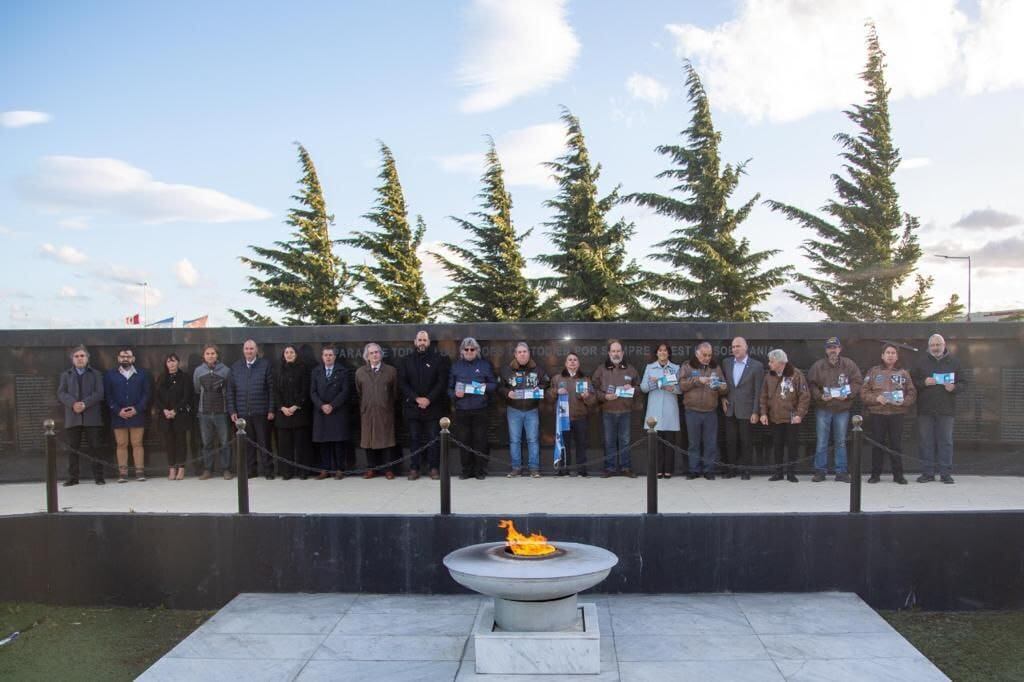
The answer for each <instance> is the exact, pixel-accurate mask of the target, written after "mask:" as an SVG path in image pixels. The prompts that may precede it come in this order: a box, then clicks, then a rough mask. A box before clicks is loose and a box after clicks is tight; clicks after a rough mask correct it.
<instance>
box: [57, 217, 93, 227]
mask: <svg viewBox="0 0 1024 682" xmlns="http://www.w3.org/2000/svg"><path fill="white" fill-rule="evenodd" d="M57 225H58V226H60V227H63V228H64V229H65V230H88V229H89V219H88V218H84V217H82V216H73V217H70V218H62V219H60V220H58V221H57Z"/></svg>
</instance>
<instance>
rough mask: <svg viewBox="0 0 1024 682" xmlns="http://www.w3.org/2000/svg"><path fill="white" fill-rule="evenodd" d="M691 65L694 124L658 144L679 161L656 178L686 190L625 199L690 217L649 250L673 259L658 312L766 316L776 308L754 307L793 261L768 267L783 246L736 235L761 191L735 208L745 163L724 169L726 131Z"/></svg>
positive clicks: (660, 285)
mask: <svg viewBox="0 0 1024 682" xmlns="http://www.w3.org/2000/svg"><path fill="white" fill-rule="evenodd" d="M685 70H686V85H687V89H688V99H689V101H690V104H691V109H690V111H691V120H690V125H689V127H687V128H686V129H685V130H683V132H682V133H681V135H682V137H683V139H684V141H685V143H684V144H683V145H661V146H659V147H656V148H655V151H657V152H658V153H659V154H663V155H665V156H667V157H668V158H669V159H671V160H672V162H673V164H674V166H675V167H673V168H670V169H668V170H665V171H662V172H661V173H659V174H658V175H656V176H655V177H657V178H659V179H660V178H669V179H670V180H672V181H673V182H675V183H677V184H676V185H675V186H674V187H673V188H672V191H673V192H678V193H681V194H682V196H681V197H678V198H677V197H670V196H664V195H662V194H653V193H638V194H630V195H629V196H627V197H625V201H630V202H633V203H636V204H639V205H640V206H646V207H647V208H651V209H653V210H654V211H655V212H656V213H658V214H659V215H663V216H668V217H669V218H672V219H673V220H675V221H677V222H680V223H682V224H683V226H682V227H679V228H677V229H675V230H673V231H672V233H671V236H670V237H669V238H668V239H666V240H664V241H661V242H658V243H657V244H655V245H654V248H655V253H654V254H652V255H651V256H650V258H652V259H653V260H658V261H662V262H664V263H668V264H669V265H670V266H671V271H669V272H668V273H665V274H663V275H652V277H651V280H652V284H653V285H654V286H655V287H657V289H658V290H660V291H662V292H665V293H664V294H658V295H657V296H656V300H657V310H656V314H657V315H658V316H659V317H677V318H678V317H682V318H688V319H694V318H697V319H708V320H714V321H736V322H763V321H765V320H767V319H768V318H769V314H768V313H767V312H764V311H761V310H755V309H754V306H756V305H758V304H759V303H761V302H762V301H764V299H765V298H767V296H768V294H769V293H770V292H771V290H772V289H773V288H774V287H777V286H780V285H781V284H783V283H784V282H785V280H786V275H787V273H788V272H789V270H791V268H790V267H789V266H782V267H774V268H768V269H767V270H761V266H762V265H763V264H764V262H765V261H767V260H768V259H769V258H771V257H772V256H774V255H776V254H777V253H779V252H778V251H777V250H772V251H754V252H751V250H750V242H749V241H748V240H747V239H746V238H743V239H739V240H737V238H736V235H735V232H736V229H737V228H738V227H739V225H740V223H742V222H743V221H744V220H746V218H747V216H749V215H750V210H751V208H753V206H754V204H755V203H756V202H757V200H758V199H759V198H760V195H754V197H753V198H752V199H750V200H749V201H747V203H745V204H743V205H742V206H741V207H740V208H739V209H736V210H733V209H730V208H729V206H728V201H729V197H730V196H732V193H733V192H734V191H735V190H736V186H737V185H738V184H739V180H740V176H742V175H743V173H744V168H745V166H746V162H744V163H741V164H738V165H736V166H733V165H732V164H726V165H725V168H722V164H721V159H720V157H719V145H720V144H721V141H722V135H721V133H719V132H718V131H717V130H715V126H714V122H713V121H712V118H711V107H710V105H709V103H708V96H707V93H706V92H705V91H704V86H703V85H702V84H701V81H700V77H699V76H698V75H697V72H696V71H695V70H694V68H693V66H691V65H690V64H689V63H687V64H686V65H685Z"/></svg>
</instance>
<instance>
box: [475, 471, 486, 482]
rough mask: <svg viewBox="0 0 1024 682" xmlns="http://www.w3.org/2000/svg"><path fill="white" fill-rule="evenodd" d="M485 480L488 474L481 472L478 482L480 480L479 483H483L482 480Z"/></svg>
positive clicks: (478, 475) (477, 476)
mask: <svg viewBox="0 0 1024 682" xmlns="http://www.w3.org/2000/svg"><path fill="white" fill-rule="evenodd" d="M485 478H487V474H485V473H483V472H480V473H478V474H477V475H476V480H478V481H482V480H484V479H485Z"/></svg>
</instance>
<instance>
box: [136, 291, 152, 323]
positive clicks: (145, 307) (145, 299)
mask: <svg viewBox="0 0 1024 682" xmlns="http://www.w3.org/2000/svg"><path fill="white" fill-rule="evenodd" d="M136 284H138V285H139V286H140V287H142V327H143V328H145V327H146V325H147V324H149V296H147V294H148V293H149V282H136Z"/></svg>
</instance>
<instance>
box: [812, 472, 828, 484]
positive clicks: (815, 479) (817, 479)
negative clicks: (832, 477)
mask: <svg viewBox="0 0 1024 682" xmlns="http://www.w3.org/2000/svg"><path fill="white" fill-rule="evenodd" d="M824 480H825V472H824V471H815V472H814V476H812V477H811V483H821V482H822V481H824Z"/></svg>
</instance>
